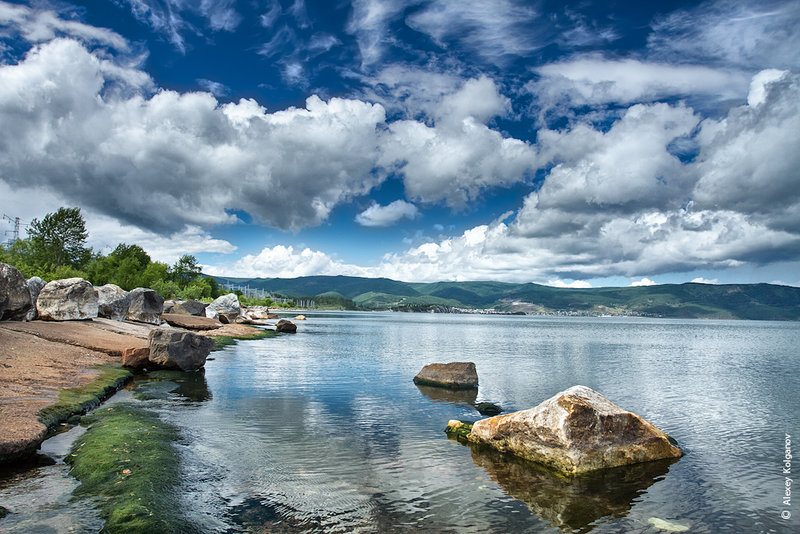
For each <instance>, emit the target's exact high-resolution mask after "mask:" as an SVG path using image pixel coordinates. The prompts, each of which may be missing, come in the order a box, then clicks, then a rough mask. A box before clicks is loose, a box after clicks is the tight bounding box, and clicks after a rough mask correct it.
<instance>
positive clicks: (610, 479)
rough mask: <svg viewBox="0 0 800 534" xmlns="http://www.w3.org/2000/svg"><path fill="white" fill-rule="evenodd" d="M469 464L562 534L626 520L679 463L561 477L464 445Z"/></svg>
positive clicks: (644, 464)
mask: <svg viewBox="0 0 800 534" xmlns="http://www.w3.org/2000/svg"><path fill="white" fill-rule="evenodd" d="M467 446H468V447H470V449H471V450H472V461H473V462H475V465H477V466H479V467H482V468H483V469H485V470H486V472H487V473H488V474H489V476H490V477H491V478H492V480H494V481H495V482H497V483H498V484H499V485H500V486H501V487H502V488H503V490H504V491H505V492H506V493H507V494H508V495H510V496H511V497H513V498H515V499H517V500H520V501H522V502H524V503H525V505H526V506H527V507H528V508H529V509H530V510H531V512H533V513H534V514H536V515H537V516H539V517H540V518H542V519H543V520H545V521H547V522H548V523H550V524H551V525H552V526H554V527H555V528H558V529H560V530H561V531H563V532H589V531H591V530H592V528H594V525H593V524H592V523H594V522H595V521H597V520H598V519H601V518H604V517H613V518H620V517H625V516H626V515H627V514H628V512H629V511H630V509H631V507H632V506H633V501H634V499H636V498H637V497H638V496H640V495H641V494H643V493H645V491H646V490H647V488H649V487H650V486H651V485H653V484H654V483H655V482H657V481H659V480H662V479H663V477H664V475H665V474H666V473H667V472H668V471H669V466H670V465H671V464H672V463H674V462H676V461H677V459H668V460H658V461H654V462H645V463H641V464H634V465H628V466H624V467H616V468H612V469H602V470H599V471H595V472H592V473H587V474H584V475H579V476H574V477H570V478H567V477H564V476H561V475H559V474H557V473H555V472H554V471H550V470H548V469H546V468H544V467H541V466H538V465H536V464H533V463H530V462H527V461H525V460H522V459H519V458H516V457H514V456H511V455H504V454H502V453H500V452H498V451H495V450H494V449H490V448H488V447H485V446H480V445H474V444H468V445H467Z"/></svg>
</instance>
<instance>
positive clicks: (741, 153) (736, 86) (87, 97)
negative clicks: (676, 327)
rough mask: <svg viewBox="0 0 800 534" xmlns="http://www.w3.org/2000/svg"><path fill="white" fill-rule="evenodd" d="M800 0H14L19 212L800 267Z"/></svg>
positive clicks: (569, 275)
mask: <svg viewBox="0 0 800 534" xmlns="http://www.w3.org/2000/svg"><path fill="white" fill-rule="evenodd" d="M798 50H800V2H798V1H797V0H790V1H769V0H766V1H759V2H742V1H729V0H723V1H718V0H712V1H706V2H681V1H660V2H639V1H613V0H606V1H580V2H562V1H559V2H555V1H547V0H542V1H536V2H522V1H517V0H396V1H391V2H388V1H379V0H349V1H348V0H334V1H330V0H328V1H312V0H216V1H215V0H196V1H195V0H91V1H89V0H86V1H68V0H31V1H27V2H19V1H8V0H0V125H2V127H0V214H2V215H4V216H7V217H8V218H4V219H3V220H2V222H1V223H0V232H2V233H6V235H5V236H0V238H4V239H5V238H9V237H10V236H11V233H10V232H12V231H13V225H12V224H11V222H9V219H15V218H16V217H19V218H20V219H21V221H22V232H21V234H22V235H21V237H24V235H25V230H24V229H25V224H26V223H29V222H30V221H31V220H32V219H33V218H41V217H43V216H44V215H45V214H47V213H50V212H53V211H55V210H56V209H58V207H60V206H70V207H71V206H77V207H80V208H81V210H82V213H83V215H84V217H85V219H86V221H87V229H88V230H89V234H90V237H89V242H88V243H89V245H91V246H92V247H93V248H94V250H95V251H99V252H103V253H108V252H110V251H111V250H113V248H114V247H115V246H116V245H117V244H118V243H120V242H125V243H136V244H139V245H140V246H142V247H143V248H144V249H145V250H147V251H148V253H150V255H151V256H152V258H153V259H154V260H159V261H165V262H167V263H172V262H174V261H175V260H176V259H177V258H178V257H179V256H180V255H182V254H192V255H194V256H195V257H196V258H197V259H198V260H199V262H200V263H201V264H202V265H203V268H204V272H206V273H207V274H214V275H227V276H243V277H294V276H305V275H318V274H323V275H338V274H342V275H354V276H369V277H379V276H383V277H388V278H393V279H398V280H405V281H420V282H422V281H439V280H497V281H507V282H535V283H543V284H548V285H553V286H563V287H601V286H629V285H645V284H655V283H683V282H689V281H697V282H705V283H757V282H767V283H780V284H786V285H795V286H800V53H798Z"/></svg>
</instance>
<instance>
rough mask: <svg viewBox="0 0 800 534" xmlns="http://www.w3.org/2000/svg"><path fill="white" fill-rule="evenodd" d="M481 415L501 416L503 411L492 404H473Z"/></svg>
mask: <svg viewBox="0 0 800 534" xmlns="http://www.w3.org/2000/svg"><path fill="white" fill-rule="evenodd" d="M473 406H474V407H475V409H476V410H478V412H479V413H480V414H481V415H499V414H500V413H502V411H503V409H502V408H501V407H500V406H498V405H496V404H494V403H492V402H478V403H475V404H473Z"/></svg>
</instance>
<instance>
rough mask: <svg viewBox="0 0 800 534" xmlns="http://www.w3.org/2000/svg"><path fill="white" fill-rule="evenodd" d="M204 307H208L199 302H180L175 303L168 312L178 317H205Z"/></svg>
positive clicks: (191, 300)
mask: <svg viewBox="0 0 800 534" xmlns="http://www.w3.org/2000/svg"><path fill="white" fill-rule="evenodd" d="M206 306H208V305H207V304H206V303H205V302H200V301H199V300H194V299H190V300H181V301H178V302H176V303H175V304H174V305H173V306H172V309H171V310H169V312H170V313H175V314H178V315H194V316H196V317H205V316H206Z"/></svg>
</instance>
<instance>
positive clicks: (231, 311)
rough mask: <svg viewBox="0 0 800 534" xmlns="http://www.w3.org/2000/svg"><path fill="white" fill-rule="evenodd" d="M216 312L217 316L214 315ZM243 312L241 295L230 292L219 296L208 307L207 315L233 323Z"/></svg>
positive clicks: (226, 322) (220, 320) (223, 321)
mask: <svg viewBox="0 0 800 534" xmlns="http://www.w3.org/2000/svg"><path fill="white" fill-rule="evenodd" d="M215 313H216V316H215V315H214V314H215ZM241 313H242V307H241V306H240V305H239V297H237V296H236V294H235V293H228V294H227V295H222V296H221V297H219V298H217V299H215V300H214V302H212V303H211V304H209V305H208V306H207V307H206V317H209V318H211V319H218V320H219V322H221V323H225V324H233V323H234V322H236V318H237V317H239V315H240V314H241Z"/></svg>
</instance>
